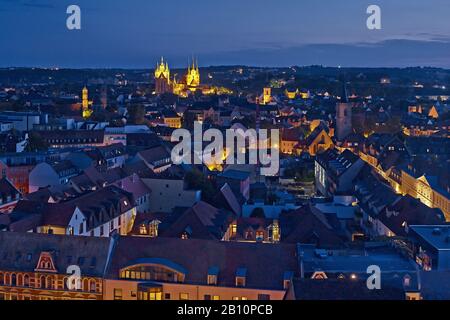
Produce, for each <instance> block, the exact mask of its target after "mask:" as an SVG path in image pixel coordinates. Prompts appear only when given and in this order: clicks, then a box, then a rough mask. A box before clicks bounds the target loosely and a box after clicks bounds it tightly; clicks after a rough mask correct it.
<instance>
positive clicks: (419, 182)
mask: <svg viewBox="0 0 450 320" xmlns="http://www.w3.org/2000/svg"><path fill="white" fill-rule="evenodd" d="M400 190H401V192H402V194H408V195H410V196H411V197H414V198H417V199H419V200H420V201H421V202H422V203H423V204H425V205H426V206H428V207H430V208H439V209H441V210H442V212H443V213H444V215H445V220H446V221H447V222H450V199H448V198H447V197H446V196H445V195H443V194H441V193H439V192H438V191H437V190H435V189H433V188H432V186H430V183H429V182H428V180H427V177H426V176H421V177H419V178H415V177H414V176H412V175H410V174H409V173H408V172H406V171H403V170H402V178H401V186H400Z"/></svg>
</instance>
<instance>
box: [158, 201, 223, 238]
mask: <svg viewBox="0 0 450 320" xmlns="http://www.w3.org/2000/svg"><path fill="white" fill-rule="evenodd" d="M230 216H232V215H231V214H230V213H229V212H226V211H223V210H219V209H217V208H215V207H213V206H212V205H210V204H208V203H206V202H203V201H200V202H198V203H196V204H195V205H193V206H192V207H191V208H189V209H188V210H186V212H185V213H184V214H183V215H181V216H180V217H179V218H178V219H177V220H176V221H175V222H174V223H173V224H172V225H171V226H170V227H168V228H167V229H166V230H165V231H163V232H162V233H161V236H163V237H175V238H180V237H181V235H182V234H183V233H185V232H186V233H187V234H188V237H189V238H195V239H218V240H220V239H222V237H223V234H224V233H225V231H226V228H227V227H228V223H227V222H228V220H229V217H230Z"/></svg>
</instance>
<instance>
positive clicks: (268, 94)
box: [263, 88, 272, 104]
mask: <svg viewBox="0 0 450 320" xmlns="http://www.w3.org/2000/svg"><path fill="white" fill-rule="evenodd" d="M271 101H272V89H271V88H264V92H263V104H269V103H270V102H271Z"/></svg>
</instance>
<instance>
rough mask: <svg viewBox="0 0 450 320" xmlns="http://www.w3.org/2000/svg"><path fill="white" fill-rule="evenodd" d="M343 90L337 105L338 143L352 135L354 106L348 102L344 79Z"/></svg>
mask: <svg viewBox="0 0 450 320" xmlns="http://www.w3.org/2000/svg"><path fill="white" fill-rule="evenodd" d="M341 81H342V89H341V93H340V100H339V101H338V102H337V103H336V131H335V136H336V140H337V141H338V142H342V141H344V139H345V138H346V137H347V136H348V135H349V134H351V133H352V131H353V126H352V108H353V105H352V103H350V101H349V100H348V94H347V87H346V83H345V81H344V79H343V77H342V80H341Z"/></svg>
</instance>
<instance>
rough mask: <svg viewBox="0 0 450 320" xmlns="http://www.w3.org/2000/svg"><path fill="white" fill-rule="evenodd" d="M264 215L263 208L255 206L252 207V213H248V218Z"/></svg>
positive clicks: (262, 216)
mask: <svg viewBox="0 0 450 320" xmlns="http://www.w3.org/2000/svg"><path fill="white" fill-rule="evenodd" d="M265 217H266V215H265V214H264V210H263V209H262V208H255V209H253V211H252V213H251V214H250V218H265Z"/></svg>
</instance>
